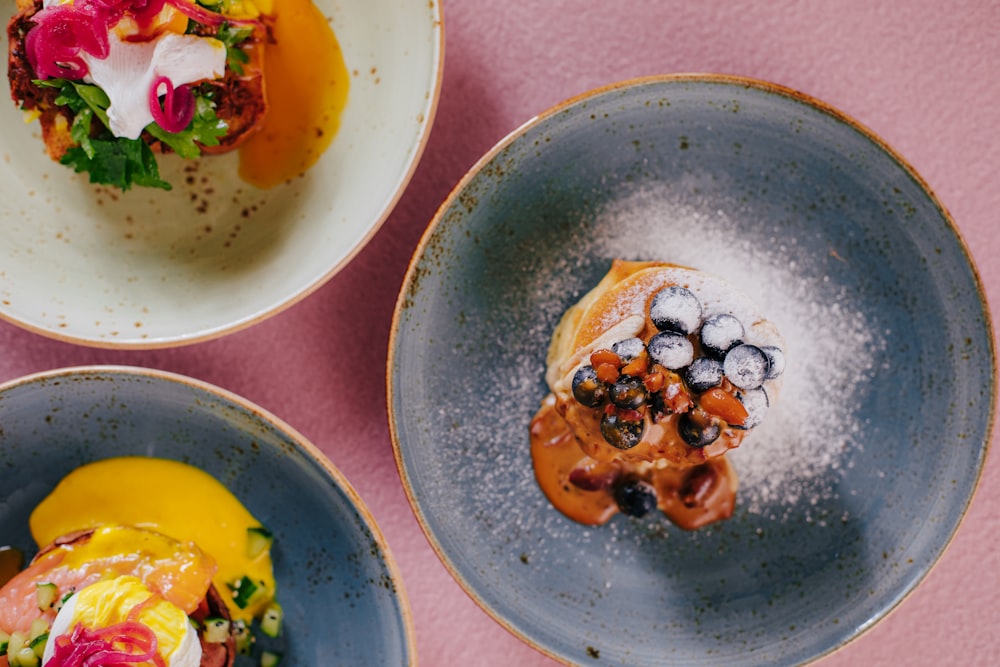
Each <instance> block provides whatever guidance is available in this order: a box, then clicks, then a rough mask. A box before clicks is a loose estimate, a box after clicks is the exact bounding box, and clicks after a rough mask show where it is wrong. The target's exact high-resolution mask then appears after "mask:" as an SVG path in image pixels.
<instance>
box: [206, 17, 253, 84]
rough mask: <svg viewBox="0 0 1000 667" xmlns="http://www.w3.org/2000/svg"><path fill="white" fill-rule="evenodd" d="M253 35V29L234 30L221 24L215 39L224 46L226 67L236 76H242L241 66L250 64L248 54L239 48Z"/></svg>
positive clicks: (230, 26) (229, 25)
mask: <svg viewBox="0 0 1000 667" xmlns="http://www.w3.org/2000/svg"><path fill="white" fill-rule="evenodd" d="M252 34H253V28H247V27H243V28H234V27H233V26H232V25H231V24H229V23H223V24H222V25H221V26H219V30H218V32H217V33H216V35H215V38H216V39H218V40H219V41H220V42H222V43H223V44H225V46H226V66H227V67H228V68H229V69H231V70H233V72H235V73H236V74H237V75H238V76H243V65H245V64H247V63H248V62H250V54H249V53H247V52H246V51H244V50H243V49H241V48H240V46H239V45H240V44H242V43H243V42H245V41H246V40H247V39H248V38H249V37H250V35H252Z"/></svg>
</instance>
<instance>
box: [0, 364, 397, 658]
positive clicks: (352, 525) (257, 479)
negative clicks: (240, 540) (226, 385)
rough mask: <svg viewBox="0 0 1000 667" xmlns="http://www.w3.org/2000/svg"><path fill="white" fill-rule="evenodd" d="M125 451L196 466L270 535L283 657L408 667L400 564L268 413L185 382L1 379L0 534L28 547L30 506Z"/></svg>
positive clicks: (340, 483)
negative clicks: (85, 467)
mask: <svg viewBox="0 0 1000 667" xmlns="http://www.w3.org/2000/svg"><path fill="white" fill-rule="evenodd" d="M124 455H140V456H155V457H160V458H166V459H175V460H178V461H183V462H185V463H188V464H191V465H194V466H197V467H199V468H201V469H202V470H205V471H207V472H208V473H210V474H212V475H213V476H215V477H216V479H218V480H219V481H221V482H222V483H223V484H225V485H226V486H227V487H228V488H229V489H230V491H232V492H233V494H234V495H235V496H236V497H237V498H239V499H240V501H241V502H242V503H243V504H244V505H245V506H246V507H247V509H249V510H250V512H251V513H252V514H253V515H254V516H256V517H257V518H258V519H259V520H260V521H261V522H262V523H263V524H264V525H265V526H267V527H268V528H269V529H270V530H271V531H272V532H273V533H274V535H275V543H274V550H273V554H272V555H273V559H274V568H275V577H276V579H277V584H278V599H279V601H280V602H281V604H282V607H283V609H284V611H285V621H284V624H283V628H284V630H283V635H284V638H283V640H282V642H281V644H282V645H281V647H280V648H281V650H282V651H283V652H284V656H285V657H284V660H283V664H287V665H334V664H337V665H371V666H373V667H375V666H378V667H382V666H383V665H413V664H416V655H415V643H414V639H413V631H412V619H411V617H410V611H409V604H408V602H407V599H406V594H405V591H404V589H403V587H402V582H401V581H400V579H399V573H398V571H397V569H396V566H395V563H394V561H393V558H392V555H391V554H390V552H389V549H388V547H387V545H386V543H385V541H384V539H383V537H382V535H381V533H380V532H379V530H378V528H377V526H376V525H375V522H374V520H373V519H372V516H371V514H370V513H369V512H368V510H367V509H366V508H365V506H364V503H363V502H362V501H361V499H360V498H359V497H358V495H357V493H356V492H355V491H354V489H353V488H352V487H351V486H350V484H349V483H348V481H347V480H346V479H345V478H344V476H343V475H342V474H341V473H340V472H339V471H338V470H337V469H336V468H334V467H333V465H332V464H330V463H329V462H328V461H327V460H326V459H325V457H324V456H323V454H322V453H321V452H320V451H319V450H317V449H316V448H315V447H314V446H313V445H311V444H310V443H309V442H308V441H306V440H305V439H304V438H303V437H302V436H301V435H299V434H298V433H296V432H295V431H294V430H293V429H292V428H290V427H289V426H287V425H286V424H283V423H282V422H281V421H280V420H278V419H277V418H275V417H274V416H272V415H270V414H268V413H267V412H265V411H264V410H262V409H260V408H258V407H256V406H254V405H252V404H250V403H249V402H247V401H246V400H243V399H241V398H239V397H237V396H234V395H233V394H230V393H228V392H226V391H224V390H221V389H219V388H217V387H213V386H210V385H208V384H205V383H202V382H198V381H196V380H192V379H189V378H186V377H182V376H178V375H172V374H168V373H163V372H159V371H151V370H146V369H141V368H125V367H90V368H75V369H74V368H71V369H64V370H57V371H52V372H49V373H43V374H40V375H34V376H30V377H27V378H24V379H20V380H15V381H13V382H9V383H7V384H4V385H3V386H0V489H3V490H2V491H0V536H2V538H0V541H2V543H3V544H7V545H12V546H15V547H17V548H20V549H21V550H23V551H25V552H26V553H27V555H29V556H30V555H32V552H33V547H34V544H33V541H32V539H31V534H30V532H29V530H28V516H29V515H30V514H31V511H32V509H34V507H35V505H37V504H38V502H39V501H41V500H42V498H44V497H45V496H46V495H47V494H48V493H49V492H50V491H52V489H53V488H54V487H55V485H56V483H57V482H58V481H59V480H60V479H62V477H63V476H65V475H66V474H67V473H69V472H70V471H72V470H73V469H75V468H77V467H78V466H80V465H82V464H84V463H89V462H92V461H97V460H99V459H104V458H109V457H112V456H124ZM241 660H243V659H242V658H240V659H238V660H237V664H238V665H239V664H240V661H241ZM247 664H253V663H252V662H249V663H247Z"/></svg>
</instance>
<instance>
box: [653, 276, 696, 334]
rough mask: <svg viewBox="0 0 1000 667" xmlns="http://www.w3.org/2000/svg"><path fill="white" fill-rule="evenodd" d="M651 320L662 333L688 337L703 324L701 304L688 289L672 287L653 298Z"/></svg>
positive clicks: (678, 286) (677, 286)
mask: <svg viewBox="0 0 1000 667" xmlns="http://www.w3.org/2000/svg"><path fill="white" fill-rule="evenodd" d="M649 319H651V320H652V321H653V325H654V326H655V327H656V328H657V329H659V330H660V331H675V332H677V333H681V334H684V335H687V334H689V333H691V332H693V331H695V330H697V328H698V325H699V324H701V302H700V301H698V297H696V296H695V295H694V293H693V292H692V291H691V290H689V289H687V288H686V287H681V286H680V285H671V286H670V287H667V288H665V289H662V290H660V291H659V292H657V293H656V296H654V297H653V301H652V302H651V303H650V304H649Z"/></svg>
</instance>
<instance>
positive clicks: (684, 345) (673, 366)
mask: <svg viewBox="0 0 1000 667" xmlns="http://www.w3.org/2000/svg"><path fill="white" fill-rule="evenodd" d="M648 349H649V358H650V359H652V360H653V361H654V362H656V363H658V364H660V365H661V366H663V367H664V368H666V369H668V370H677V369H678V368H684V367H685V366H687V365H688V364H690V363H691V362H692V361H693V360H694V346H693V345H691V341H689V340H688V339H687V337H686V336H684V335H683V334H679V333H674V332H672V331H663V332H661V333H658V334H656V335H655V336H653V337H652V338H650V339H649V346H648Z"/></svg>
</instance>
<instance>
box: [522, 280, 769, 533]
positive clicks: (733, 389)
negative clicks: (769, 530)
mask: <svg viewBox="0 0 1000 667" xmlns="http://www.w3.org/2000/svg"><path fill="white" fill-rule="evenodd" d="M784 349H785V343H784V341H783V339H782V338H781V335H780V334H779V333H778V330H777V328H776V327H775V325H774V324H773V323H772V322H770V321H768V320H767V319H765V318H764V317H763V316H762V315H760V314H759V313H758V312H757V310H756V307H755V306H754V304H753V303H752V301H751V300H750V299H749V298H748V297H746V296H744V295H742V294H740V293H739V292H737V291H736V290H734V289H733V288H732V287H731V286H730V285H728V284H726V283H725V282H724V281H722V280H721V279H719V278H717V277H715V276H711V275H709V274H706V273H701V272H699V271H695V270H692V269H688V268H684V267H680V266H675V265H672V264H666V263H659V262H626V261H621V260H616V261H615V262H614V263H613V265H612V267H611V270H610V271H609V272H608V274H607V275H606V276H605V277H604V278H603V279H602V280H601V281H600V283H598V285H597V286H596V287H594V289H593V290H591V291H590V292H589V293H588V294H586V295H585V296H584V297H583V298H582V299H581V300H580V301H579V302H578V303H577V304H575V305H574V306H572V307H571V308H570V309H569V310H567V311H566V313H565V314H564V315H563V317H562V319H561V320H560V322H559V324H558V326H557V327H556V330H555V332H554V333H553V336H552V341H551V344H550V347H549V352H548V357H547V370H546V378H545V379H546V383H547V384H548V386H549V389H550V390H551V393H550V394H549V395H548V396H546V398H545V399H544V401H543V402H542V406H541V408H540V409H539V411H538V412H537V414H536V415H535V417H534V418H533V419H532V421H531V426H530V435H531V453H532V461H533V464H534V469H535V475H536V478H537V480H538V483H539V485H540V487H541V489H542V490H543V492H544V493H545V495H546V496H547V497H548V499H549V500H550V501H551V502H552V504H553V505H554V506H555V507H556V508H557V509H559V510H560V511H561V512H563V513H564V514H565V515H566V516H568V517H570V518H572V519H574V520H576V521H579V522H581V523H585V524H603V523H605V522H606V521H608V520H609V519H610V518H611V517H612V516H613V515H614V514H616V513H617V512H623V513H625V514H628V515H632V516H644V515H646V514H647V513H648V512H650V511H651V510H652V509H654V508H657V507H658V508H659V509H660V510H662V511H663V512H664V513H665V514H666V515H667V517H668V518H669V519H671V521H673V522H674V523H675V524H677V525H678V526H680V527H681V528H686V529H695V528H699V527H701V526H704V525H706V524H708V523H711V522H713V521H718V520H720V519H726V518H728V517H729V516H731V515H732V512H733V509H734V507H735V496H736V489H737V477H736V473H735V471H734V469H733V467H732V466H731V465H730V463H729V461H728V460H727V459H726V458H725V457H724V455H725V453H726V452H727V451H728V450H730V449H733V448H736V447H739V446H740V444H741V443H742V441H743V439H744V438H745V437H746V436H747V434H748V433H749V432H750V431H752V430H753V429H754V428H755V427H756V426H758V425H759V424H760V423H761V422H762V421H763V419H764V416H765V415H766V413H767V410H768V408H769V406H770V405H771V404H772V403H773V402H774V401H776V400H777V398H778V394H779V392H780V389H781V380H782V373H783V370H784V363H785V356H784Z"/></svg>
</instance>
